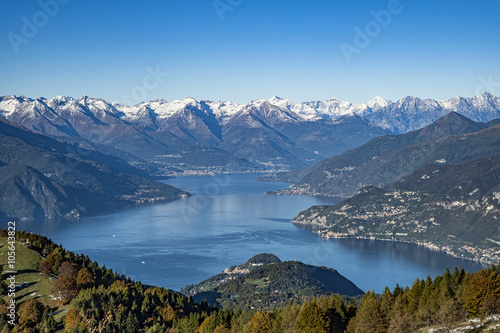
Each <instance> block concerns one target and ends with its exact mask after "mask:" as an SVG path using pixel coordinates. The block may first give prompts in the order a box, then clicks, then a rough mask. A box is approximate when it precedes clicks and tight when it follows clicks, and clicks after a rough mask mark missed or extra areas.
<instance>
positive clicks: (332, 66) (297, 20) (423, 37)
mask: <svg viewBox="0 0 500 333" xmlns="http://www.w3.org/2000/svg"><path fill="white" fill-rule="evenodd" d="M55 4H56V5H55ZM499 17H500V1H497V0H470V1H461V0H441V1H436V0H413V1H411V0H400V1H397V0H390V1H379V0H367V1H356V0H301V1H292V0H216V1H213V0H184V1H181V0H176V1H171V0H159V1H153V0H142V1H124V0H119V1H118V0H99V1H95V0H87V1H78V0H41V1H35V0H0V95H12V94H15V95H25V96H28V97H32V98H36V97H40V96H43V97H46V98H51V97H53V96H55V95H69V96H73V97H80V96H81V95H83V94H86V95H89V96H92V97H99V98H104V99H106V100H109V101H114V102H126V103H135V102H140V101H143V100H151V99H156V98H164V99H166V100H168V101H171V100H174V99H184V98H186V97H194V98H195V99H197V100H204V99H210V100H231V101H235V102H239V103H247V102H249V101H250V100H253V99H257V98H266V99H267V98H270V97H272V96H273V95H277V96H280V97H283V98H289V99H291V100H292V101H294V102H302V101H310V100H323V99H327V98H330V97H337V98H340V99H343V100H347V101H350V102H353V103H361V102H365V101H368V100H370V99H372V98H373V97H374V96H377V95H378V96H382V97H384V98H388V99H392V100H397V99H399V98H402V97H404V96H406V95H413V96H418V97H422V98H435V99H447V98H451V97H454V96H457V95H460V96H473V95H476V94H477V93H478V92H479V93H480V92H482V91H485V90H489V91H490V92H491V93H493V94H496V95H500V19H499ZM155 72H156V73H155ZM151 73H153V74H154V75H152V74H151ZM167 73H168V74H167Z"/></svg>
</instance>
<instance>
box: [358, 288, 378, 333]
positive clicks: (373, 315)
mask: <svg viewBox="0 0 500 333" xmlns="http://www.w3.org/2000/svg"><path fill="white" fill-rule="evenodd" d="M353 326H354V327H353ZM350 330H351V331H352V330H353V332H355V333H364V332H373V333H382V332H386V331H387V324H386V318H385V317H384V314H383V312H382V310H381V308H380V303H379V301H378V299H377V295H375V292H373V291H371V292H367V293H366V294H365V296H364V297H363V299H362V300H361V304H360V306H359V309H358V312H357V313H356V317H355V318H354V325H351V327H350Z"/></svg>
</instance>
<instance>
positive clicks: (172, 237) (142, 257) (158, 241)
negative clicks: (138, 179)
mask: <svg viewBox="0 0 500 333" xmlns="http://www.w3.org/2000/svg"><path fill="white" fill-rule="evenodd" d="M257 177H258V175H255V174H242V175H241V174H240V175H220V176H202V177H180V178H174V179H168V180H166V181H165V182H166V183H168V184H171V185H173V186H176V187H178V188H181V189H183V190H186V191H189V192H191V193H192V194H193V197H191V198H188V199H183V200H178V201H174V202H170V203H160V204H154V205H149V206H142V207H139V208H133V209H128V210H124V211H121V212H117V213H114V214H109V215H104V216H97V217H89V218H83V219H80V220H78V221H72V222H68V221H59V222H41V221H37V222H35V223H27V222H21V223H19V224H18V228H19V227H21V228H19V229H25V230H28V231H33V232H36V233H40V234H43V235H45V236H48V237H49V238H51V239H52V240H53V241H54V242H56V243H58V244H62V245H63V246H64V247H65V248H67V249H69V250H71V251H74V252H76V253H84V254H86V255H88V256H89V257H90V258H91V259H92V260H97V262H99V264H105V265H106V267H108V268H112V269H113V270H115V271H117V272H118V273H120V274H126V275H128V276H130V277H132V278H133V279H134V280H140V281H142V282H143V283H145V284H153V285H159V286H164V287H166V288H170V289H175V290H179V289H180V288H182V287H184V286H185V285H187V284H195V283H198V282H200V281H202V280H204V279H206V278H208V277H210V276H212V275H214V274H217V273H219V272H220V271H222V270H224V268H226V267H229V266H233V265H237V264H241V263H244V262H246V261H247V260H248V259H249V258H250V257H252V256H254V255H256V254H258V253H263V252H267V253H274V254H276V255H277V256H279V257H280V258H281V259H282V260H294V259H296V260H299V261H303V262H305V263H309V264H314V265H320V266H327V267H332V268H335V269H336V270H338V271H339V272H340V273H341V274H342V275H344V276H345V277H347V278H348V279H350V280H352V281H353V282H354V283H355V284H356V285H357V286H358V287H360V288H361V289H363V290H375V291H376V292H382V291H383V289H384V287H385V286H389V287H391V288H393V287H394V286H395V285H396V283H399V284H400V285H403V286H404V285H411V284H412V283H413V282H414V280H415V278H417V277H419V278H426V277H427V275H430V276H432V277H433V276H436V275H438V274H442V273H443V272H444V271H445V269H446V268H447V267H450V268H453V267H455V266H458V267H464V268H465V269H466V270H469V271H474V270H478V269H480V268H482V267H484V266H482V265H480V264H478V263H474V262H470V261H464V260H460V259H457V258H454V257H452V256H449V255H446V254H444V253H442V252H437V251H432V250H429V249H426V248H424V247H421V246H417V245H412V244H404V243H393V242H380V241H369V240H325V239H321V238H320V237H319V236H318V235H317V234H315V233H312V232H311V231H310V230H307V229H303V228H299V227H296V226H294V225H293V224H292V223H290V220H291V219H292V218H293V217H294V216H295V215H297V213H299V212H300V211H302V210H304V209H307V208H309V207H310V206H312V205H320V204H329V203H333V202H332V201H331V200H332V199H326V198H317V197H310V196H274V195H267V194H265V191H269V190H276V189H284V188H287V187H288V184H283V183H263V182H257V181H256V178H257Z"/></svg>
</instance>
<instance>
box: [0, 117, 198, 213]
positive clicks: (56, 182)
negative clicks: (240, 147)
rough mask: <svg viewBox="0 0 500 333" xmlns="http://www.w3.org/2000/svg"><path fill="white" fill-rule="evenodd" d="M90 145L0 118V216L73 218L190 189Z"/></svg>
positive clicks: (179, 195)
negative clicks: (154, 177) (155, 177)
mask: <svg viewBox="0 0 500 333" xmlns="http://www.w3.org/2000/svg"><path fill="white" fill-rule="evenodd" d="M147 177H148V174H147V173H146V172H144V171H143V170H140V169H137V168H135V167H133V166H131V165H129V164H128V163H127V162H125V161H124V160H121V159H119V158H117V157H113V156H108V155H105V154H102V153H100V152H99V151H96V150H95V149H94V148H93V147H92V146H89V145H84V144H81V143H79V142H77V141H76V142H75V141H71V140H69V139H67V138H64V139H54V138H51V137H48V136H45V135H40V134H36V133H33V132H31V131H28V130H27V129H25V128H23V127H22V126H20V125H17V124H15V123H12V122H10V121H8V120H5V119H3V118H0V198H1V200H0V220H2V221H3V220H7V219H35V218H38V219H44V218H57V217H78V216H81V215H82V216H83V215H87V214H97V213H103V212H109V211H112V210H114V209H117V208H122V207H126V206H131V205H135V204H138V203H145V202H156V201H166V200H174V199H179V198H182V197H186V196H188V195H189V193H187V192H184V191H181V190H178V189H176V188H174V187H172V186H169V185H166V184H163V183H160V182H156V181H153V180H150V179H148V178H147Z"/></svg>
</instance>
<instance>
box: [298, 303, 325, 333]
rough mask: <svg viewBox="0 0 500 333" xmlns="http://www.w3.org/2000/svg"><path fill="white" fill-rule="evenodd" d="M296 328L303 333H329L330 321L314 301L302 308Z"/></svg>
mask: <svg viewBox="0 0 500 333" xmlns="http://www.w3.org/2000/svg"><path fill="white" fill-rule="evenodd" d="M295 328H296V329H297V330H298V331H299V332H303V333H327V332H328V331H329V328H330V321H329V319H328V317H327V316H326V315H325V314H324V313H323V311H321V308H320V307H319V306H318V304H317V303H316V301H312V302H310V303H307V304H304V305H303V306H302V309H301V310H300V312H299V315H298V317H297V321H296V322H295Z"/></svg>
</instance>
